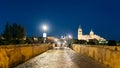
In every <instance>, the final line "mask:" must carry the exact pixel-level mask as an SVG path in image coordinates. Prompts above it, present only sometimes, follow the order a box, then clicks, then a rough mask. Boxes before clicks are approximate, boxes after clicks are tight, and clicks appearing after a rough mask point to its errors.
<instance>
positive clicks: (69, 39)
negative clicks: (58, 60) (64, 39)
mask: <svg viewBox="0 0 120 68" xmlns="http://www.w3.org/2000/svg"><path fill="white" fill-rule="evenodd" d="M71 39H72V36H71V35H68V45H69V47H70V46H71Z"/></svg>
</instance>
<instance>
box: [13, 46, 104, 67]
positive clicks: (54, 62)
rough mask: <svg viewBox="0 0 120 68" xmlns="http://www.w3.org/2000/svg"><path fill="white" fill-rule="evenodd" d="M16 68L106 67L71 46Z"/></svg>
mask: <svg viewBox="0 0 120 68" xmlns="http://www.w3.org/2000/svg"><path fill="white" fill-rule="evenodd" d="M15 68H106V67H105V66H104V65H102V64H100V63H97V62H95V61H94V60H92V59H90V58H88V57H85V56H82V55H78V54H77V53H75V52H74V51H73V50H71V49H69V48H54V49H53V50H49V51H47V52H45V53H43V54H41V55H39V56H37V57H35V58H33V59H30V60H29V61H27V62H25V63H23V64H21V65H18V66H17V67H15Z"/></svg>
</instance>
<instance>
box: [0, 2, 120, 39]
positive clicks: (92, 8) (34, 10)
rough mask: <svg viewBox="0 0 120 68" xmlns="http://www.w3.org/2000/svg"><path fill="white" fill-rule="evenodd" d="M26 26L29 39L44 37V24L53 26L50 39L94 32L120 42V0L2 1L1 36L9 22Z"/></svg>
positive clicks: (0, 16)
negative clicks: (42, 27)
mask: <svg viewBox="0 0 120 68" xmlns="http://www.w3.org/2000/svg"><path fill="white" fill-rule="evenodd" d="M7 21H8V22H9V23H10V24H12V23H14V22H16V23H18V24H20V25H22V26H24V27H25V29H26V31H27V35H28V36H42V32H43V31H42V30H41V29H40V25H42V24H43V23H45V24H47V25H48V26H49V30H48V31H47V33H48V35H49V36H55V37H60V36H61V35H67V34H71V35H72V36H73V37H74V38H77V29H78V27H79V25H81V27H82V29H83V34H89V32H90V30H91V29H92V30H93V31H94V32H95V34H97V35H99V36H102V37H104V38H106V39H108V40H120V1H119V0H118V1H116V0H59V1H58V0H0V34H2V33H3V31H4V27H5V24H6V22H7Z"/></svg>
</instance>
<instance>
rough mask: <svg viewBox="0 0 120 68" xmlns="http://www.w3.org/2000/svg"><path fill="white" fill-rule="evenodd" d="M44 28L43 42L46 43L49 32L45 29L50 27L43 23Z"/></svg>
mask: <svg viewBox="0 0 120 68" xmlns="http://www.w3.org/2000/svg"><path fill="white" fill-rule="evenodd" d="M42 28H43V38H44V41H43V42H44V43H46V37H47V33H46V32H45V31H46V30H47V29H48V27H47V26H46V25H43V26H42Z"/></svg>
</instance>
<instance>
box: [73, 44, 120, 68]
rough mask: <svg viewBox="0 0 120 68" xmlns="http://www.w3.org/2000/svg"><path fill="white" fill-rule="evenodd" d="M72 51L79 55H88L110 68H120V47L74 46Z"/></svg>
mask: <svg viewBox="0 0 120 68" xmlns="http://www.w3.org/2000/svg"><path fill="white" fill-rule="evenodd" d="M72 49H73V50H74V51H76V52H77V53H80V54H83V55H87V56H89V57H91V58H93V59H94V60H96V61H98V62H100V63H102V64H105V65H107V66H108V67H110V68H120V46H101V45H99V46H98V45H96V46H95V45H93V46H92V45H91V46H90V45H78V44H74V45H73V46H72Z"/></svg>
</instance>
